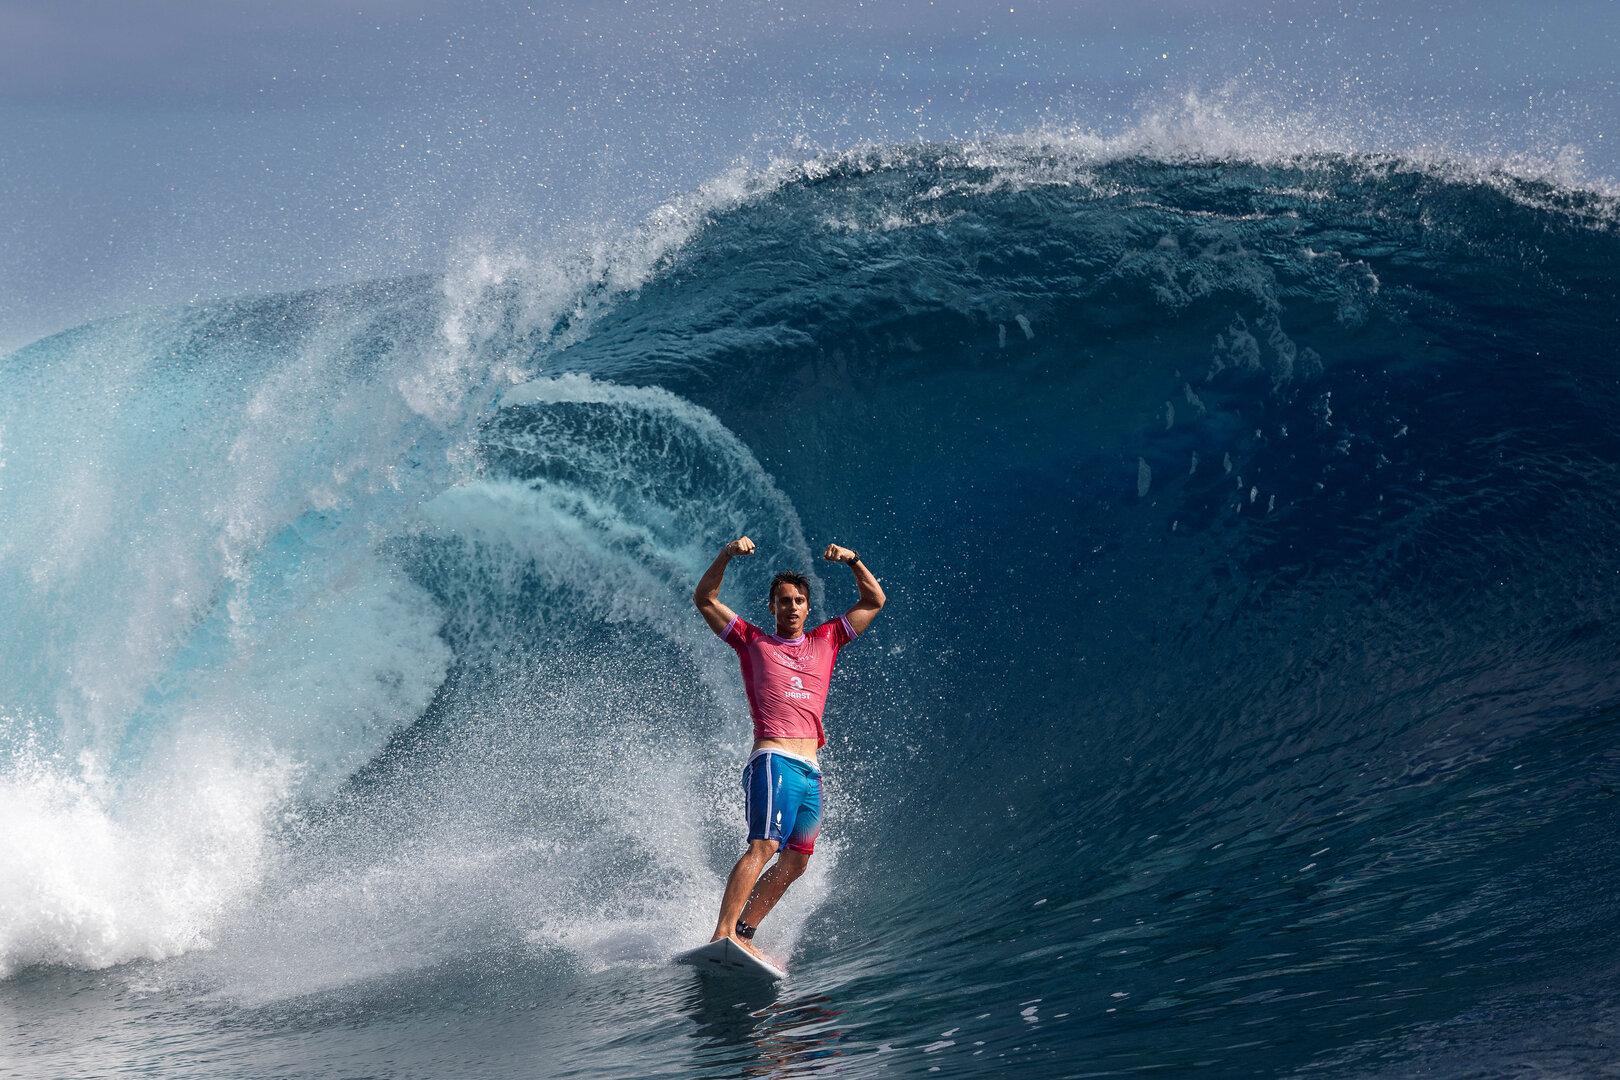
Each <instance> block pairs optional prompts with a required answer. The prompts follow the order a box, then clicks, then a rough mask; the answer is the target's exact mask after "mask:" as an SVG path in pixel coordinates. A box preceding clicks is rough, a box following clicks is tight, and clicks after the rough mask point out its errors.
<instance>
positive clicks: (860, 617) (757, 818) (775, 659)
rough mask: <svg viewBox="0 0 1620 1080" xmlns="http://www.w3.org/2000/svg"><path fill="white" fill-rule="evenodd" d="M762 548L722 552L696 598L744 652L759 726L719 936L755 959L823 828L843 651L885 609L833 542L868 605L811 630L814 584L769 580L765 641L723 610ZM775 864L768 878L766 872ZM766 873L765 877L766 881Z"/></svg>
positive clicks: (744, 544) (852, 556)
mask: <svg viewBox="0 0 1620 1080" xmlns="http://www.w3.org/2000/svg"><path fill="white" fill-rule="evenodd" d="M753 553H754V542H753V541H752V540H750V539H748V537H746V536H743V537H739V538H738V539H736V540H733V541H732V542H731V543H729V544H727V545H726V546H725V547H723V548H721V549H720V554H719V555H716V556H715V559H714V562H713V563H711V564H710V566H709V568H708V569H707V570H705V571H704V573H703V577H702V578H701V579H699V581H698V583H697V589H696V590H694V591H693V593H692V603H694V604H696V605H697V609H698V611H700V612H702V613H703V618H704V621H706V622H707V623H708V624H709V627H710V628H711V629H712V630H713V631H714V632H715V633H716V634H719V635H720V638H721V640H723V641H724V642H725V643H726V644H727V645H730V646H731V647H732V648H733V649H735V650H736V651H737V657H738V659H739V660H740V661H741V662H742V676H743V689H744V690H745V691H746V693H747V695H748V711H749V712H750V713H752V714H753V718H754V748H753V752H752V753H751V754H750V755H749V756H748V765H747V767H746V768H745V769H744V770H743V792H744V799H743V806H744V814H745V816H746V817H747V819H748V850H747V851H745V852H744V853H743V856H742V858H740V859H738V860H737V865H736V866H735V867H733V868H732V871H731V877H730V878H729V879H727V881H726V891H725V895H724V897H723V898H722V899H721V901H720V919H719V921H718V922H717V923H715V927H714V937H713V938H711V939H710V940H712V941H719V940H720V939H721V938H726V937H729V938H731V939H732V940H733V941H736V942H737V944H739V945H741V946H742V947H743V948H745V949H748V950H749V951H750V952H754V953H756V955H757V950H755V949H754V947H753V944H752V943H751V940H750V939H752V938H753V936H754V930H755V929H756V928H757V927H758V926H759V924H760V923H761V922H762V921H764V919H765V916H766V915H768V914H770V911H771V909H772V908H773V907H775V906H776V902H777V901H778V900H780V899H782V894H783V893H784V892H786V891H787V887H788V886H789V885H791V884H793V882H794V881H795V880H796V879H797V878H798V876H799V875H800V874H802V873H804V868H805V866H806V865H807V864H808V863H809V862H810V855H811V853H812V852H814V851H815V848H816V834H817V833H818V832H820V830H821V766H820V764H819V763H818V762H817V760H816V753H817V751H819V750H820V749H821V748H822V747H823V746H825V745H826V744H827V735H826V732H825V731H824V730H823V729H822V726H821V713H822V710H823V709H824V708H825V707H826V704H827V687H828V684H829V683H830V682H831V680H832V669H833V663H834V662H835V661H836V660H837V659H838V650H839V649H842V648H843V647H844V646H845V645H847V644H849V643H850V642H851V641H853V640H855V638H857V637H859V636H860V634H861V632H862V631H864V630H865V629H866V628H867V627H868V626H870V625H871V623H872V620H873V619H874V618H875V617H876V616H877V613H878V612H879V611H881V610H883V599H884V598H883V587H882V586H880V585H879V584H878V580H877V578H875V577H873V576H872V571H870V570H868V569H867V568H866V565H865V564H864V563H862V562H861V557H860V556H859V555H857V554H856V553H855V552H853V551H851V550H850V549H849V548H846V547H839V546H838V545H837V544H828V545H827V550H826V551H824V552H822V555H821V557H822V558H823V559H826V560H827V561H829V562H841V563H845V564H847V565H848V566H849V568H850V569H851V570H852V571H854V574H855V587H856V588H857V589H859V590H860V599H858V600H857V601H856V602H855V606H854V607H852V608H850V609H849V610H848V611H846V612H845V613H844V614H842V615H840V616H839V617H838V618H836V619H829V620H828V621H826V622H824V623H822V624H821V625H820V626H817V627H816V628H815V629H814V630H811V631H810V632H809V633H806V632H805V629H804V621H805V619H806V617H807V616H808V615H809V614H810V582H809V581H808V580H807V579H806V578H805V577H804V575H802V574H796V573H793V572H792V571H790V570H784V571H782V572H781V573H779V574H777V575H776V577H774V578H773V579H771V588H770V592H769V594H768V596H769V599H768V600H767V602H766V606H767V607H768V608H769V609H770V612H771V616H772V618H773V619H774V620H775V622H776V631H775V633H766V632H765V631H763V630H761V629H759V628H758V627H756V626H754V625H752V624H751V623H749V622H748V621H747V620H745V619H743V618H742V617H741V616H739V615H737V613H736V612H734V611H732V610H731V609H730V608H728V607H727V606H726V605H724V604H722V603H721V602H720V583H721V581H722V579H723V578H724V577H725V574H726V564H728V563H729V562H731V560H732V559H733V558H735V557H736V556H739V555H752V554H753ZM773 855H775V856H777V859H776V862H775V863H774V864H772V866H771V868H770V869H769V870H766V869H765V864H766V863H768V862H770V861H771V857H772V856H773ZM761 871H763V874H762V873H761Z"/></svg>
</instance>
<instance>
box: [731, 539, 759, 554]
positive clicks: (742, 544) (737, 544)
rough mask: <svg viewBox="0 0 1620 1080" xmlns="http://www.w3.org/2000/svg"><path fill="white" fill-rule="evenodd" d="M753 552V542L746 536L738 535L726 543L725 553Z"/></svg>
mask: <svg viewBox="0 0 1620 1080" xmlns="http://www.w3.org/2000/svg"><path fill="white" fill-rule="evenodd" d="M753 553H754V542H753V541H752V540H750V539H748V537H746V536H739V537H737V539H735V540H733V541H732V542H731V543H729V544H727V545H726V554H727V555H752V554H753Z"/></svg>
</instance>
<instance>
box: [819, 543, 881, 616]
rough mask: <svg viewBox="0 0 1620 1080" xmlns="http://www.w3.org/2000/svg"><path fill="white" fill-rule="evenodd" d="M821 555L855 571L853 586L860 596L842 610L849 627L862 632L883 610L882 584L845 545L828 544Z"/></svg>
mask: <svg viewBox="0 0 1620 1080" xmlns="http://www.w3.org/2000/svg"><path fill="white" fill-rule="evenodd" d="M821 557H822V558H823V559H826V560H827V561H828V562H841V563H847V564H848V565H849V568H850V569H851V570H852V571H854V572H855V587H856V588H857V589H859V590H860V592H861V598H860V599H859V600H857V601H855V606H854V607H852V608H850V609H849V610H848V611H846V612H844V618H846V619H848V620H849V626H850V629H852V630H854V631H855V633H857V634H861V633H864V632H865V631H866V628H867V627H868V626H871V625H872V620H873V619H875V618H877V613H878V612H880V611H882V610H883V600H884V596H883V586H881V585H879V584H878V579H877V578H875V577H873V576H872V571H870V570H868V569H867V568H866V564H865V563H863V562H861V557H860V556H859V555H857V554H855V553H854V552H853V551H851V550H850V549H849V548H847V547H839V546H838V545H837V544H828V545H827V550H826V551H824V552H822V553H821Z"/></svg>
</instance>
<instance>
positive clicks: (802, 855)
mask: <svg viewBox="0 0 1620 1080" xmlns="http://www.w3.org/2000/svg"><path fill="white" fill-rule="evenodd" d="M776 865H777V866H780V867H781V868H782V872H783V873H784V874H787V875H788V876H789V877H795V878H796V877H798V876H799V875H800V874H802V873H804V868H805V867H806V866H809V865H810V853H809V852H808V851H786V850H784V851H783V852H782V857H781V858H779V859H777V860H776Z"/></svg>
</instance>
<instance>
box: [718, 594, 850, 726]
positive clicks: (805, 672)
mask: <svg viewBox="0 0 1620 1080" xmlns="http://www.w3.org/2000/svg"><path fill="white" fill-rule="evenodd" d="M720 637H721V639H722V640H723V641H725V643H726V644H727V645H730V646H731V647H732V648H733V649H736V650H737V658H738V659H739V660H741V661H742V677H743V689H744V690H746V691H747V692H748V711H749V712H751V713H753V715H754V738H756V739H814V740H816V745H817V746H818V747H821V746H826V745H827V734H826V732H825V731H824V730H823V729H822V727H821V713H822V710H824V709H825V708H826V707H827V685H828V684H829V683H830V682H831V681H832V669H833V664H834V663H835V662H836V661H837V660H838V650H839V649H842V648H843V647H844V646H845V645H848V644H849V643H850V642H851V641H854V640H855V629H854V627H852V626H850V625H849V620H848V619H846V618H844V617H843V616H842V615H840V616H838V618H836V619H829V620H828V621H826V622H824V623H822V624H821V625H820V626H818V627H816V628H815V629H814V630H812V631H810V632H809V633H808V634H800V635H799V636H798V637H796V638H779V637H777V636H776V635H775V634H768V633H766V632H765V631H763V630H761V629H760V628H759V627H757V626H755V625H754V624H752V623H750V622H748V621H747V620H746V619H744V618H743V617H742V616H740V615H739V616H737V617H736V618H734V619H732V620H731V622H730V624H728V625H727V626H726V629H725V632H724V633H722V634H721V635H720Z"/></svg>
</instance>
